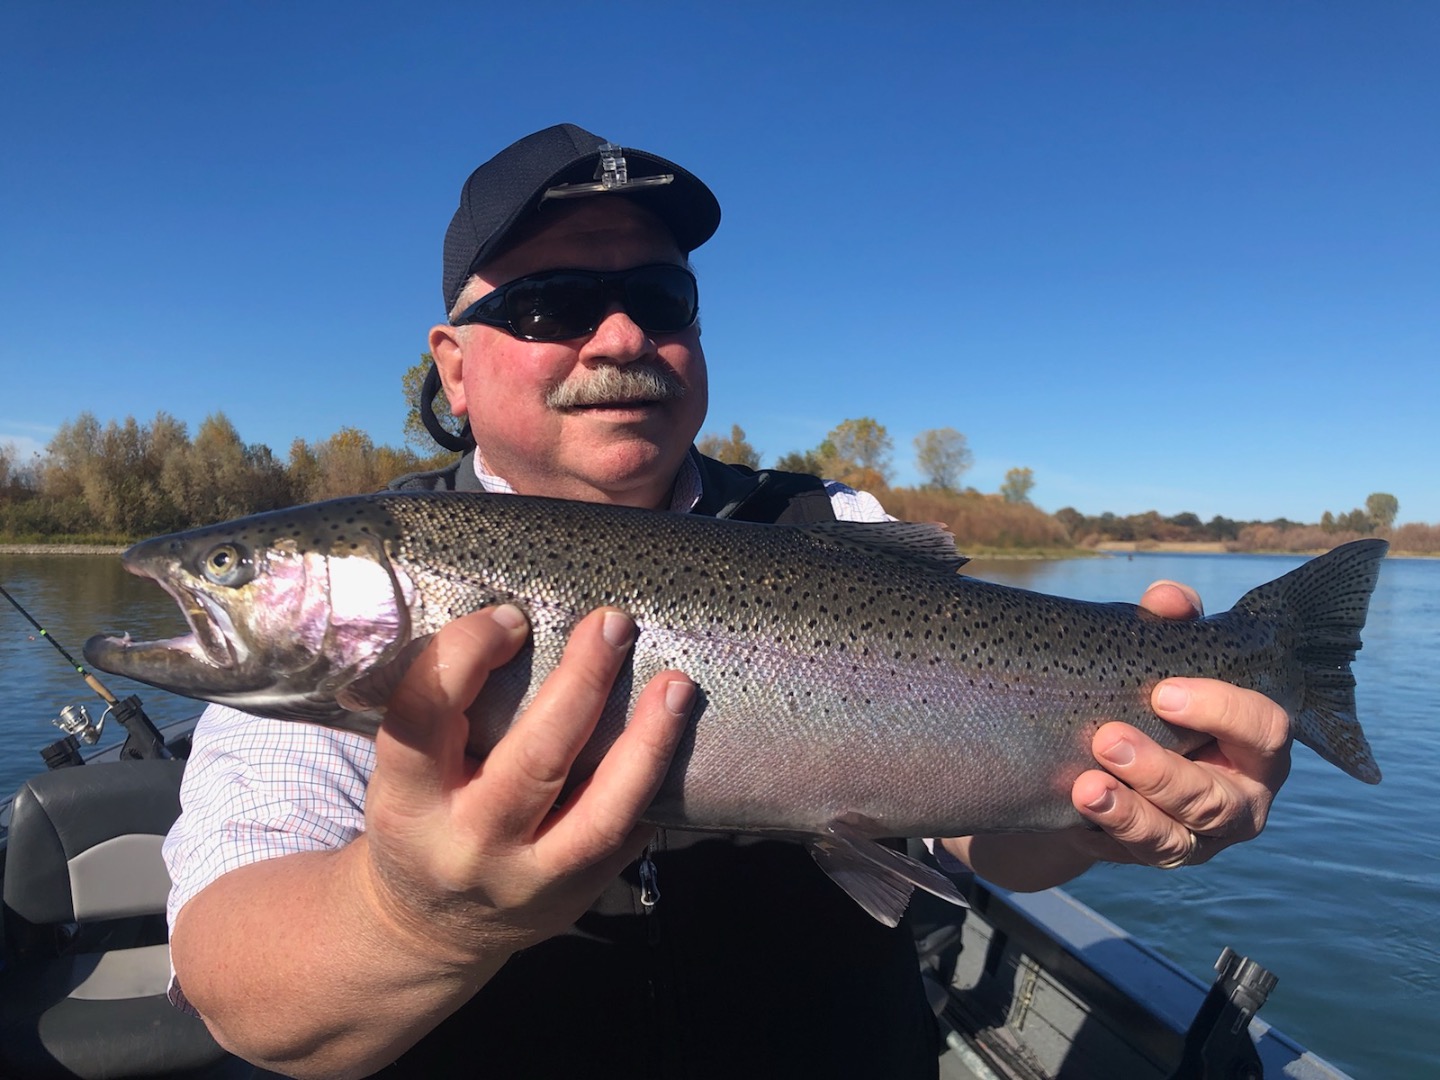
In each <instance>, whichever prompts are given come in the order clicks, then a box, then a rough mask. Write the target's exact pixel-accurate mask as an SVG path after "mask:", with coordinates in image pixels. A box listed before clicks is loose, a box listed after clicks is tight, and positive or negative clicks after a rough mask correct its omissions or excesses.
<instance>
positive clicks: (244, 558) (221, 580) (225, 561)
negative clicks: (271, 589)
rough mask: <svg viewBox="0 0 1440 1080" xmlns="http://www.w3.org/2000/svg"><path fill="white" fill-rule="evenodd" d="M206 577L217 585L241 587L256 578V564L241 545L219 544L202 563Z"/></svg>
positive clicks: (207, 554) (207, 553) (208, 553)
mask: <svg viewBox="0 0 1440 1080" xmlns="http://www.w3.org/2000/svg"><path fill="white" fill-rule="evenodd" d="M200 565H201V569H202V570H203V571H204V572H205V576H206V577H207V578H209V579H210V580H211V581H213V582H214V583H215V584H216V585H229V586H232V587H234V586H239V585H244V584H245V583H246V582H247V581H250V580H252V579H253V578H254V577H255V562H254V560H253V559H252V558H251V557H250V551H249V549H247V548H245V547H243V546H241V545H240V544H229V543H226V544H217V545H216V546H215V547H213V548H211V549H210V550H209V551H208V552H206V554H205V558H204V559H203V560H202V561H201V564H200Z"/></svg>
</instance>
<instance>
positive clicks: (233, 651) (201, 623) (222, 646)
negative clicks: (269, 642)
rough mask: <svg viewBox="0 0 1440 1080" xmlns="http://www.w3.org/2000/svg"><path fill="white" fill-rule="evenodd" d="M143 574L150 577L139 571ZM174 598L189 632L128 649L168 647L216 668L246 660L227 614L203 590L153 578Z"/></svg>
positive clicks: (242, 647)
mask: <svg viewBox="0 0 1440 1080" xmlns="http://www.w3.org/2000/svg"><path fill="white" fill-rule="evenodd" d="M141 576H142V577H150V575H149V574H142V575H141ZM154 580H155V581H157V583H158V584H159V585H160V587H161V588H162V589H164V590H165V591H166V592H167V593H169V594H170V595H171V597H173V598H174V600H175V603H176V604H178V605H179V606H180V610H181V612H182V613H183V614H184V615H185V622H186V624H187V625H188V626H189V627H190V633H188V634H181V635H179V636H177V637H173V638H164V639H162V640H158V641H147V642H138V643H136V644H134V645H132V646H131V648H144V649H168V650H171V651H174V652H182V653H186V654H188V655H189V656H192V657H194V658H195V659H196V660H201V661H204V662H206V663H209V664H213V665H214V666H216V667H223V668H233V667H235V666H237V665H238V664H241V663H243V662H244V660H245V656H246V650H245V648H244V646H243V644H240V638H239V635H238V634H237V632H236V629H235V623H234V620H232V619H231V618H230V613H229V612H228V611H226V610H225V609H224V608H222V607H221V606H220V605H219V604H217V603H215V601H214V600H212V599H211V598H210V597H208V596H206V595H205V594H204V593H203V592H196V591H192V590H189V589H185V588H182V587H181V586H179V585H178V584H176V583H175V582H172V581H165V580H163V579H159V578H156V579H154Z"/></svg>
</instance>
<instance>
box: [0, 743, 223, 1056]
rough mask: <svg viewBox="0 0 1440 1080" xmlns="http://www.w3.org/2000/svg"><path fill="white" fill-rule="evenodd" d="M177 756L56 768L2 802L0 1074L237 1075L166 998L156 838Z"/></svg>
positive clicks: (198, 1024)
mask: <svg viewBox="0 0 1440 1080" xmlns="http://www.w3.org/2000/svg"><path fill="white" fill-rule="evenodd" d="M183 769H184V762H183V761H178V760H170V761H125V762H114V763H107V764H98V765H96V764H92V765H83V766H77V767H73V768H66V769H59V770H56V771H55V772H49V773H45V774H43V775H40V776H36V777H33V778H32V779H30V780H28V781H27V782H26V783H25V784H24V785H23V786H22V787H21V788H20V790H19V792H18V793H17V794H16V796H15V803H14V810H13V813H12V817H11V822H10V835H9V846H8V851H7V854H6V861H5V888H4V909H3V917H4V930H5V946H6V950H5V951H6V955H5V970H4V972H3V974H0V1076H5V1077H9V1076H17V1077H22V1076H23V1077H84V1078H95V1080H112V1078H120V1077H162V1076H164V1077H190V1078H196V1080H198V1078H201V1077H220V1076H232V1075H237V1076H244V1075H248V1067H243V1068H242V1063H240V1062H239V1061H238V1059H235V1058H232V1057H231V1056H230V1055H228V1054H226V1053H225V1051H223V1050H222V1049H221V1048H220V1046H219V1045H218V1044H217V1043H216V1042H215V1040H214V1039H213V1038H212V1037H211V1035H210V1032H209V1031H208V1030H207V1029H206V1027H205V1024H204V1023H203V1022H202V1021H201V1020H199V1019H198V1018H196V1017H194V1016H190V1015H188V1014H186V1013H183V1012H181V1011H180V1010H178V1009H176V1008H175V1007H174V1006H172V1005H171V1004H170V1003H169V1001H168V1000H167V999H166V996H165V991H166V986H167V984H168V982H169V977H170V953H169V946H168V944H167V935H166V929H165V915H164V912H165V897H166V894H167V893H168V891H169V889H170V878H169V875H168V874H167V873H166V871H165V864H164V862H163V861H162V860H161V857H160V843H161V841H162V839H163V838H164V835H165V833H166V832H167V831H168V830H169V828H170V825H171V824H172V823H173V822H174V820H175V818H176V816H177V815H178V814H179V812H180V799H179V791H180V776H181V773H182V770H183Z"/></svg>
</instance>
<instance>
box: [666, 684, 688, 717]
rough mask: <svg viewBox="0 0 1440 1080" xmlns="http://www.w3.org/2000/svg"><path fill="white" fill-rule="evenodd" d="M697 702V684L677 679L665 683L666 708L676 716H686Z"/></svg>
mask: <svg viewBox="0 0 1440 1080" xmlns="http://www.w3.org/2000/svg"><path fill="white" fill-rule="evenodd" d="M693 704H695V684H694V683H692V682H686V681H685V680H684V679H675V680H674V681H672V682H669V683H666V684H665V708H667V709H669V710H670V711H671V712H672V713H674V714H675V715H676V716H685V715H687V714H688V713H689V712H690V706H691V705H693Z"/></svg>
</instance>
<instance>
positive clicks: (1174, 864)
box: [1155, 829, 1200, 870]
mask: <svg viewBox="0 0 1440 1080" xmlns="http://www.w3.org/2000/svg"><path fill="white" fill-rule="evenodd" d="M1185 831H1186V833H1188V834H1189V836H1190V842H1189V844H1188V845H1187V846H1186V848H1185V851H1184V852H1183V853H1182V854H1180V855H1177V856H1176V857H1175V858H1173V859H1166V860H1165V861H1164V862H1158V863H1156V864H1155V868H1156V869H1157V870H1179V869H1180V868H1181V867H1182V866H1189V865H1190V862H1191V860H1193V859H1194V858H1195V852H1196V851H1198V850H1199V848H1200V837H1198V836H1196V835H1195V830H1194V829H1186V830H1185Z"/></svg>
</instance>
